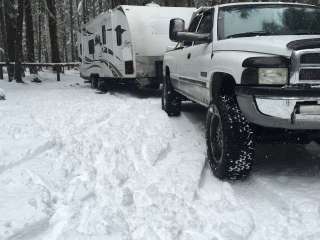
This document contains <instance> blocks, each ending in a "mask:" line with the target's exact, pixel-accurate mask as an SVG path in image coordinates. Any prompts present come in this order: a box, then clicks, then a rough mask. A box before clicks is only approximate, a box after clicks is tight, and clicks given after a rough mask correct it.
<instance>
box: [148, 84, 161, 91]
mask: <svg viewBox="0 0 320 240" xmlns="http://www.w3.org/2000/svg"><path fill="white" fill-rule="evenodd" d="M148 88H149V89H152V90H158V89H159V88H160V83H158V82H157V83H151V84H150V85H148Z"/></svg>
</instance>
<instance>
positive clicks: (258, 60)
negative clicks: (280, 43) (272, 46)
mask: <svg viewBox="0 0 320 240" xmlns="http://www.w3.org/2000/svg"><path fill="white" fill-rule="evenodd" d="M289 64H290V60H289V59H288V58H285V57H282V56H275V57H251V58H247V59H245V60H244V61H243V63H242V67H245V68H287V67H289Z"/></svg>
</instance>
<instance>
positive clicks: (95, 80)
mask: <svg viewBox="0 0 320 240" xmlns="http://www.w3.org/2000/svg"><path fill="white" fill-rule="evenodd" d="M98 80H99V79H98V77H97V76H95V75H91V76H90V83H91V88H92V89H97V88H98Z"/></svg>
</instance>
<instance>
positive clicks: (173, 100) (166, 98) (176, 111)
mask: <svg viewBox="0 0 320 240" xmlns="http://www.w3.org/2000/svg"><path fill="white" fill-rule="evenodd" d="M161 100H162V101H161V102H162V109H163V110H164V111H165V112H166V113H167V114H168V116H169V117H173V116H179V115H180V113H181V99H180V96H179V94H178V93H177V92H175V91H174V90H173V87H172V85H171V80H170V75H166V77H165V79H164V81H163V88H162V98H161Z"/></svg>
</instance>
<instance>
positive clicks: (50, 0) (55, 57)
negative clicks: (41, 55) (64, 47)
mask: <svg viewBox="0 0 320 240" xmlns="http://www.w3.org/2000/svg"><path fill="white" fill-rule="evenodd" d="M47 6H48V10H49V13H48V19H49V20H48V21H49V32H50V43H51V61H52V62H53V63H58V62H60V54H59V43H58V35H57V11H56V1H55V0H47Z"/></svg>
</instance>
